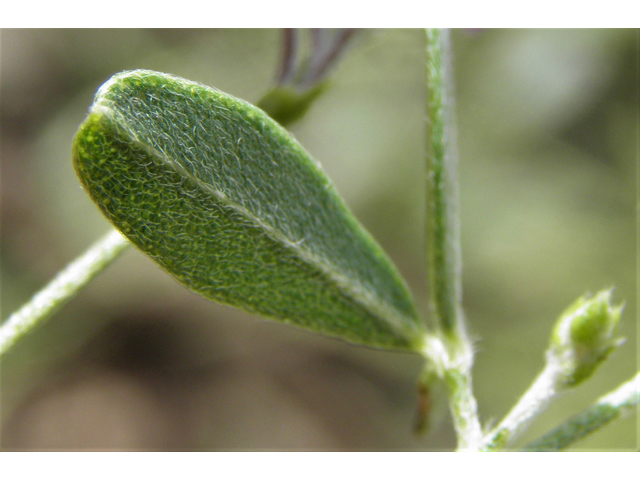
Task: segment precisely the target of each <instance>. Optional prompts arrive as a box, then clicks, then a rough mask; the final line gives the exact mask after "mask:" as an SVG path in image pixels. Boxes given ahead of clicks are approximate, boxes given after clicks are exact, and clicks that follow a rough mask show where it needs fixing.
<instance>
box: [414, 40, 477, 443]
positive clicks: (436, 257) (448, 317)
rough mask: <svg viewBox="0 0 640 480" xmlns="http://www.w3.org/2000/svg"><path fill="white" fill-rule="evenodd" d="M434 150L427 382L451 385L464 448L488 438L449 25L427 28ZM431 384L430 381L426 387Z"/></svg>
mask: <svg viewBox="0 0 640 480" xmlns="http://www.w3.org/2000/svg"><path fill="white" fill-rule="evenodd" d="M426 40H427V89H428V112H427V116H428V121H429V124H430V132H429V137H428V139H429V141H428V145H429V152H428V155H427V217H426V240H427V241H426V248H427V264H428V272H427V273H428V283H429V314H430V318H431V319H432V321H433V323H434V324H435V325H434V326H435V330H436V332H437V337H432V336H431V335H430V336H428V337H427V338H426V339H425V349H424V352H423V355H424V357H425V358H426V359H427V364H426V365H425V374H424V375H423V376H422V379H423V381H424V382H427V381H429V379H432V378H433V377H434V376H437V377H438V378H440V379H441V380H443V381H444V383H445V384H446V385H447V387H448V389H449V408H450V410H451V414H452V416H453V423H454V427H455V429H456V432H457V434H458V450H477V449H478V447H479V446H480V444H481V440H482V428H481V426H480V421H479V420H478V414H477V404H476V400H475V398H474V396H473V391H472V385H471V367H472V365H473V348H472V345H471V342H470V341H469V339H468V337H467V334H466V329H465V326H464V317H463V313H462V288H461V274H462V268H461V253H460V228H459V214H458V190H457V155H456V152H455V135H454V122H453V95H452V92H451V90H450V89H451V85H452V84H453V83H452V78H451V68H450V67H451V52H450V44H449V34H448V31H446V30H445V31H441V30H438V29H427V31H426ZM426 386H427V385H426V384H425V387H426Z"/></svg>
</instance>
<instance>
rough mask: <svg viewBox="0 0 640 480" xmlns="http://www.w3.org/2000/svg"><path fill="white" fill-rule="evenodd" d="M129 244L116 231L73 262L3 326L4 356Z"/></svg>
mask: <svg viewBox="0 0 640 480" xmlns="http://www.w3.org/2000/svg"><path fill="white" fill-rule="evenodd" d="M129 245H131V244H130V243H129V241H128V240H127V239H125V238H124V237H123V236H122V235H121V234H120V232H118V231H117V230H113V231H111V232H110V233H108V234H107V235H105V236H104V237H103V238H101V239H100V240H98V241H97V242H96V243H94V244H93V245H92V246H91V247H89V249H88V250H87V251H86V252H85V253H84V254H83V255H82V256H80V257H78V258H77V259H76V260H74V261H73V262H72V263H70V264H69V265H68V266H67V267H66V268H65V269H64V270H63V271H61V272H60V273H59V274H58V275H57V276H56V277H55V278H54V279H53V280H52V281H51V282H50V283H49V284H48V285H47V286H46V287H44V288H43V289H42V290H40V291H39V292H38V293H37V294H35V295H34V296H33V298H32V299H31V300H30V301H29V302H28V303H26V304H25V305H23V306H22V307H21V308H20V309H19V310H18V311H16V312H15V313H13V314H12V315H11V316H10V317H9V318H8V319H7V320H6V321H5V322H4V323H3V324H2V326H0V356H2V355H4V354H5V353H6V352H7V351H8V350H9V349H10V348H11V347H12V346H13V345H14V344H15V343H16V342H17V341H18V340H19V339H20V338H21V337H22V336H24V335H26V334H27V333H29V332H30V331H31V330H33V328H35V327H36V326H37V325H40V324H42V323H43V322H44V321H45V320H46V319H47V318H48V317H49V316H51V314H52V313H54V312H55V311H56V310H57V309H58V308H60V307H61V306H62V305H63V304H64V303H65V302H67V301H68V300H69V299H71V298H72V297H73V296H74V295H75V294H76V293H78V292H79V291H80V290H81V289H82V288H83V287H84V286H85V285H87V284H88V283H89V281H90V280H92V279H93V278H94V277H95V276H96V275H98V274H99V273H100V272H101V271H102V270H104V269H105V268H106V267H107V266H108V265H109V264H110V263H111V262H113V261H114V260H115V259H116V258H117V257H118V256H119V255H120V254H121V253H122V252H123V251H124V250H125V249H126V248H127V247H128V246H129Z"/></svg>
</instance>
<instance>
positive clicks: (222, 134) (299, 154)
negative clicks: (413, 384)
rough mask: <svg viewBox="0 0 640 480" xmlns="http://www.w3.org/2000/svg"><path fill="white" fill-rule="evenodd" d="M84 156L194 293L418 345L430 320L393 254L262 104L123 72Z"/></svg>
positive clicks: (112, 207) (114, 211) (98, 113)
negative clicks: (423, 319) (422, 316)
mask: <svg viewBox="0 0 640 480" xmlns="http://www.w3.org/2000/svg"><path fill="white" fill-rule="evenodd" d="M73 159H74V165H75V168H76V171H77V173H78V176H79V177H80V180H81V181H82V183H83V185H84V187H85V188H86V190H87V191H88V193H89V194H90V196H91V197H92V199H93V200H94V201H95V202H96V203H97V204H98V206H99V207H100V208H101V210H102V211H103V213H104V214H105V215H106V216H107V218H108V219H109V220H110V221H111V222H112V223H113V224H114V225H115V226H116V228H118V229H119V230H120V231H121V232H122V233H123V234H124V235H125V236H126V237H127V238H129V240H131V241H132V242H133V243H134V244H135V245H136V246H138V247H139V248H140V249H142V250H143V251H144V252H146V253H147V254H149V255H150V256H151V257H152V258H153V259H154V260H155V261H156V262H157V263H158V264H160V265H161V266H162V267H163V268H165V269H166V270H167V271H169V272H170V273H171V274H173V275H174V276H175V277H176V278H177V279H178V280H179V281H180V282H181V283H182V284H184V285H185V286H187V287H188V288H190V289H191V290H193V291H195V292H197V293H200V294H202V295H203V296H205V297H207V298H210V299H213V300H216V301H218V302H221V303H225V304H229V305H234V306H236V307H239V308H242V309H244V310H247V311H250V312H254V313H258V314H261V315H264V316H266V317H269V318H272V319H276V320H280V321H283V322H286V323H289V324H292V325H296V326H299V327H303V328H307V329H310V330H313V331H317V332H321V333H324V334H329V335H333V336H338V337H341V338H343V339H345V340H348V341H351V342H355V343H362V344H367V345H372V346H378V347H385V348H393V349H411V350H418V349H419V345H420V342H421V339H422V324H421V323H420V321H419V320H418V317H417V314H416V311H415V308H414V305H413V302H412V300H411V297H410V294H409V292H408V289H407V288H406V286H405V284H404V282H403V281H402V279H401V277H400V276H399V274H398V273H397V271H396V269H395V268H394V266H393V265H392V263H391V262H390V261H389V259H388V258H387V257H386V255H385V254H384V253H383V252H382V250H381V249H380V247H379V246H378V245H377V244H376V243H375V242H374V241H373V240H372V238H371V237H370V236H369V234H368V233H367V232H366V231H365V230H364V229H363V228H362V227H361V226H360V225H359V224H358V223H357V221H356V220H355V219H354V218H353V217H352V216H351V214H350V213H349V212H348V210H347V209H346V207H345V205H344V203H343V202H342V200H341V199H340V198H339V196H338V194H337V193H336V190H335V188H334V187H333V185H332V184H331V182H330V181H329V179H328V178H327V177H326V175H325V174H324V173H323V171H322V170H321V168H320V166H319V165H318V164H317V163H316V162H315V161H314V160H313V159H311V158H310V156H309V155H308V154H307V153H306V152H305V151H304V150H303V148H302V147H301V146H300V145H299V144H298V143H297V142H296V141H295V140H294V139H293V138H292V137H291V136H290V135H289V134H288V133H287V132H286V131H285V130H284V129H283V128H282V127H280V126H279V125H278V124H277V123H276V122H274V121H273V120H271V119H270V118H269V117H268V116H267V115H266V114H264V113H263V112H262V111H261V110H259V109H258V108H256V107H254V106H252V105H250V104H248V103H246V102H243V101H241V100H238V99H236V98H233V97H231V96H229V95H226V94H224V93H221V92H219V91H217V90H215V89H212V88H209V87H205V86H203V85H200V84H197V83H194V82H190V81H188V80H184V79H181V78H178V77H175V76H171V75H166V74H161V73H157V72H152V71H143V70H137V71H132V72H124V73H121V74H118V75H115V76H114V77H112V78H111V79H110V80H109V81H108V82H107V83H106V84H105V85H103V86H102V87H101V88H100V90H99V91H98V93H97V95H96V98H95V101H94V104H93V106H92V108H91V111H90V113H89V116H88V118H87V119H86V120H85V122H84V123H83V124H82V126H81V127H80V129H79V131H78V133H77V135H76V137H75V140H74V146H73Z"/></svg>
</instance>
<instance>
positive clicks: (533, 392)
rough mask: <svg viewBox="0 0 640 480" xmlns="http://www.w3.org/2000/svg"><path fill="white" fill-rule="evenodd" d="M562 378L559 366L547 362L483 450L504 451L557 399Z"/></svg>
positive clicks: (487, 440) (489, 436)
mask: <svg viewBox="0 0 640 480" xmlns="http://www.w3.org/2000/svg"><path fill="white" fill-rule="evenodd" d="M561 378H562V371H561V370H560V369H559V368H558V366H557V365H556V364H555V363H554V362H547V364H546V366H545V368H544V369H543V370H542V372H541V373H540V374H539V375H538V378H536V380H535V381H534V382H533V384H532V385H531V387H529V389H528V390H527V391H526V392H525V394H524V395H523V396H522V397H521V398H520V400H519V401H518V403H516V405H515V406H514V407H513V408H512V409H511V411H510V412H509V413H508V414H507V416H506V417H505V418H504V419H503V420H502V422H500V424H499V425H498V426H497V427H496V428H494V429H493V430H492V431H491V432H490V433H489V434H488V435H487V436H486V437H485V440H484V446H483V447H482V450H485V451H496V450H502V449H503V448H504V447H505V446H506V445H507V443H508V442H510V441H513V440H514V439H515V438H516V436H517V434H518V433H520V432H522V431H523V430H524V429H525V428H526V427H527V426H528V425H529V424H530V423H531V422H532V420H533V419H534V418H535V417H536V416H537V415H538V414H540V413H541V412H542V411H544V410H545V409H546V408H547V407H548V406H549V404H550V403H551V402H552V401H553V400H554V399H555V398H556V397H557V395H558V392H559V390H560V389H559V382H560V379H561Z"/></svg>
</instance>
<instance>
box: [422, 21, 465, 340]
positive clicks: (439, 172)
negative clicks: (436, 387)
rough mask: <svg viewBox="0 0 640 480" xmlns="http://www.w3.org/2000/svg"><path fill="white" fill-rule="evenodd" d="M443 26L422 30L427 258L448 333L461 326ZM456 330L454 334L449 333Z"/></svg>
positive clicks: (433, 309)
mask: <svg viewBox="0 0 640 480" xmlns="http://www.w3.org/2000/svg"><path fill="white" fill-rule="evenodd" d="M449 50H450V47H449V35H448V32H447V31H440V30H438V29H428V30H427V88H428V95H429V99H428V112H427V114H428V121H429V123H430V137H429V152H428V155H427V225H426V228H427V262H428V263H427V264H428V269H429V270H428V275H429V288H430V298H429V310H430V314H431V318H433V319H434V321H435V323H436V324H437V326H438V327H439V328H440V329H441V330H442V331H443V332H444V333H445V334H447V335H449V334H452V333H453V332H454V331H455V330H456V329H457V328H461V322H460V317H461V307H460V305H461V297H462V288H461V281H460V278H461V271H462V268H461V253H460V228H459V217H458V191H457V158H456V153H455V135H454V123H453V108H454V105H453V95H451V92H450V88H451V85H452V79H451V78H450V77H451V73H450V62H451V61H450V51H449ZM454 335H456V334H454Z"/></svg>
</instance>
